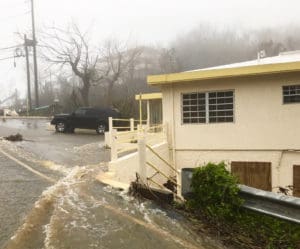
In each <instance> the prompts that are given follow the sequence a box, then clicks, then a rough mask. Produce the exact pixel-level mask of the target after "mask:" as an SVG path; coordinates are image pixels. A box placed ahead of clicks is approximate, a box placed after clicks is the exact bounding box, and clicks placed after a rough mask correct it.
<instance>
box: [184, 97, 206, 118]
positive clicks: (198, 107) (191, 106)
mask: <svg viewBox="0 0 300 249" xmlns="http://www.w3.org/2000/svg"><path fill="white" fill-rule="evenodd" d="M182 101H183V103H182V120H183V123H185V124H189V123H206V101H205V93H187V94H183V95H182Z"/></svg>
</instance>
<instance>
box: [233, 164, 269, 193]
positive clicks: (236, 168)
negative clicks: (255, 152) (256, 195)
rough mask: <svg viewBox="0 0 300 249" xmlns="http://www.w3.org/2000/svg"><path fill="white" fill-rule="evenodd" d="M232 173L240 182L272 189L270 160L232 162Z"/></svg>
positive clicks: (254, 186)
mask: <svg viewBox="0 0 300 249" xmlns="http://www.w3.org/2000/svg"><path fill="white" fill-rule="evenodd" d="M231 173H232V174H233V175H235V176H237V177H238V179H239V182H240V184H244V185H247V186H249V187H253V188H258V189H262V190H265V191H272V180H271V163H270V162H231Z"/></svg>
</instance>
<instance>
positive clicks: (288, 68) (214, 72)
mask: <svg viewBox="0 0 300 249" xmlns="http://www.w3.org/2000/svg"><path fill="white" fill-rule="evenodd" d="M297 71H299V72H300V62H288V63H276V64H264V65H255V66H244V67H235V68H220V69H207V70H205V69H204V70H199V71H190V72H182V73H173V74H162V75H150V76H148V77H147V82H148V84H150V85H162V84H171V83H178V82H190V81H201V80H209V79H222V78H233V77H241V76H253V75H264V74H276V73H284V72H297Z"/></svg>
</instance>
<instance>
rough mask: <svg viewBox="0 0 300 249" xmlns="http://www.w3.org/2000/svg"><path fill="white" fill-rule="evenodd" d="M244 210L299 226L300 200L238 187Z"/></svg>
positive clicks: (246, 187)
mask: <svg viewBox="0 0 300 249" xmlns="http://www.w3.org/2000/svg"><path fill="white" fill-rule="evenodd" d="M239 187H240V196H241V197H242V198H243V199H244V200H245V203H244V204H243V206H244V208H247V209H250V210H253V211H256V212H259V213H263V214H267V215H270V216H273V217H276V218H279V219H282V220H286V221H290V222H294V223H297V224H300V198H297V197H293V196H287V195H283V194H276V193H273V192H268V191H264V190H260V189H256V188H251V187H248V186H244V185H239Z"/></svg>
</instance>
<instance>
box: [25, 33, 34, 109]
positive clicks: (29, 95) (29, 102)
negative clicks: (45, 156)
mask: <svg viewBox="0 0 300 249" xmlns="http://www.w3.org/2000/svg"><path fill="white" fill-rule="evenodd" d="M31 44H32V41H31V40H28V39H27V36H26V35H24V47H25V56H26V70H27V101H28V102H27V105H28V106H27V109H29V111H31V109H32V103H31V86H30V68H29V54H28V46H29V45H31Z"/></svg>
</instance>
